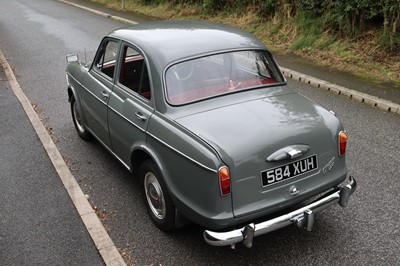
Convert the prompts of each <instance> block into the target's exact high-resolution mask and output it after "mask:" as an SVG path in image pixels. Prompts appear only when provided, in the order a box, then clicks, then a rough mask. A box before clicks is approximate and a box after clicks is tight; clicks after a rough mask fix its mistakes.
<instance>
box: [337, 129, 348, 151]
mask: <svg viewBox="0 0 400 266" xmlns="http://www.w3.org/2000/svg"><path fill="white" fill-rule="evenodd" d="M348 138H349V137H348V136H347V134H346V131H341V132H340V133H339V156H343V155H345V154H346V145H347V139H348Z"/></svg>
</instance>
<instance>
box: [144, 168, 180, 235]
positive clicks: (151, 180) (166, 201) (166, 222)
mask: <svg viewBox="0 0 400 266" xmlns="http://www.w3.org/2000/svg"><path fill="white" fill-rule="evenodd" d="M139 175H140V178H141V181H142V188H143V198H144V204H145V205H146V208H147V212H148V213H149V216H150V218H151V220H152V221H153V222H154V224H155V225H156V226H157V227H158V228H160V229H161V230H163V231H171V230H172V229H174V228H175V206H174V204H173V202H172V199H171V196H170V195H169V192H168V189H167V187H166V185H165V183H164V179H163V177H162V174H161V171H160V169H159V168H158V167H157V165H156V164H155V163H154V162H153V161H151V160H147V161H145V162H144V163H143V164H142V165H141V167H140V171H139Z"/></svg>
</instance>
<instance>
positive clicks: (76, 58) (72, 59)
mask: <svg viewBox="0 0 400 266" xmlns="http://www.w3.org/2000/svg"><path fill="white" fill-rule="evenodd" d="M66 58H67V63H73V62H78V61H79V56H78V54H69V55H67V56H66Z"/></svg>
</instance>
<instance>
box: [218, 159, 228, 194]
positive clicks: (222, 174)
mask: <svg viewBox="0 0 400 266" xmlns="http://www.w3.org/2000/svg"><path fill="white" fill-rule="evenodd" d="M218 173H219V187H220V190H221V195H222V196H226V195H229V194H231V174H230V173H229V168H228V167H227V166H223V167H221V168H220V169H219V171H218Z"/></svg>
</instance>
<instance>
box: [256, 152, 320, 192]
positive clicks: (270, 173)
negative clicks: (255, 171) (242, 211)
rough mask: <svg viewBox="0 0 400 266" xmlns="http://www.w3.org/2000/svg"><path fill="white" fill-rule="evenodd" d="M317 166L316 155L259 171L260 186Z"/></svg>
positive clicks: (305, 171) (300, 173) (302, 172)
mask: <svg viewBox="0 0 400 266" xmlns="http://www.w3.org/2000/svg"><path fill="white" fill-rule="evenodd" d="M317 168H318V162H317V155H313V156H310V157H307V158H305V159H302V160H298V161H296V162H293V163H289V164H286V165H282V166H279V167H276V168H272V169H268V170H266V171H263V172H261V179H262V186H263V187H265V186H268V185H271V184H274V183H277V182H280V181H283V180H286V179H289V178H292V177H295V176H299V175H302V174H305V173H308V172H310V171H312V170H314V169H317Z"/></svg>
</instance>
